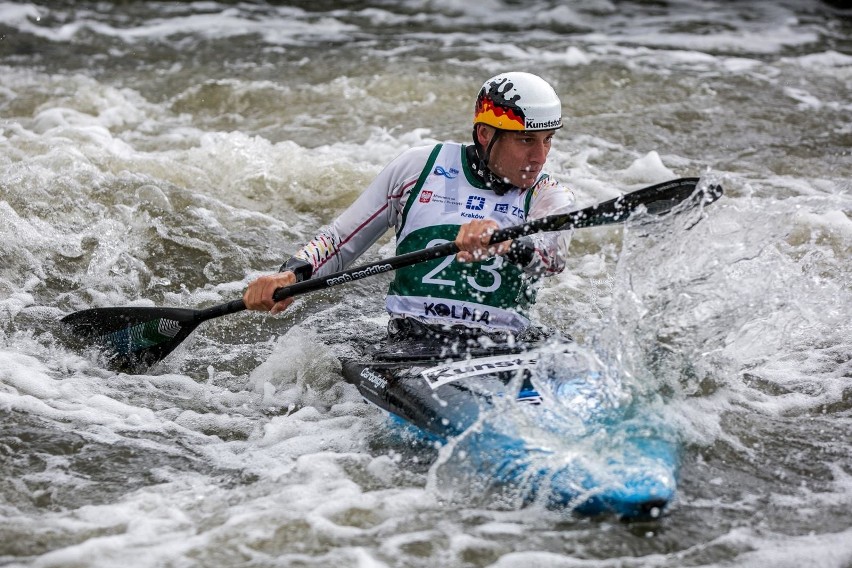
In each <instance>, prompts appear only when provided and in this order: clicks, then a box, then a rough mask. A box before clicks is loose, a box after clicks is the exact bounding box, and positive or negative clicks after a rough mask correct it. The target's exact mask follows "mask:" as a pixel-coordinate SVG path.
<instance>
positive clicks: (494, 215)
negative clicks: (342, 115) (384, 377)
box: [243, 72, 574, 338]
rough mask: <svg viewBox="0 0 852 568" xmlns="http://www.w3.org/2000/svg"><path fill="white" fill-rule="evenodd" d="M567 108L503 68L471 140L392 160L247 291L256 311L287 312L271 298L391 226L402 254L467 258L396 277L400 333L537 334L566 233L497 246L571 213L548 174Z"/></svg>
mask: <svg viewBox="0 0 852 568" xmlns="http://www.w3.org/2000/svg"><path fill="white" fill-rule="evenodd" d="M561 127H562V105H561V102H560V100H559V97H558V96H557V94H556V92H555V91H554V89H553V87H551V86H550V84H548V83H547V82H546V81H545V80H544V79H542V78H541V77H538V76H537V75H533V74H530V73H522V72H510V73H502V74H500V75H497V76H495V77H492V78H490V79H488V80H487V81H486V82H485V84H483V86H482V88H481V90H480V91H479V95H478V97H477V99H476V105H475V111H474V119H473V145H463V144H459V143H454V142H445V143H443V144H438V145H436V146H427V147H418V148H412V149H409V150H407V151H405V152H404V153H402V154H401V155H400V156H398V157H397V158H395V159H394V160H393V161H392V162H390V164H388V165H387V166H386V167H385V169H384V170H383V171H382V172H381V173H380V174H379V175H378V177H376V179H375V180H374V181H373V182H372V183H371V184H370V185H369V186H368V187H367V189H366V190H365V191H364V192H363V193H362V194H361V195H360V196H359V197H358V198H357V199H356V200H355V202H354V203H353V204H352V205H351V206H349V208H347V209H346V210H345V211H344V212H343V213H341V214H340V215H339V216H338V217H337V218H336V219H335V220H334V221H333V222H332V223H331V224H330V225H328V226H326V227H323V228H322V229H320V231H319V232H318V233H317V235H316V236H315V237H314V238H313V239H312V240H311V241H310V242H309V243H307V244H306V245H305V246H304V247H303V248H302V249H301V250H299V251H297V252H296V253H295V254H294V255H293V256H292V257H291V258H290V259H289V260H287V261H286V262H285V263H284V265H283V266H282V267H281V269H280V272H278V273H276V274H270V275H265V276H261V277H259V278H257V279H256V280H254V281H253V282H251V283H250V284H249V285H248V288H247V289H246V291H245V294H244V296H243V300H244V301H245V304H246V306H247V307H248V308H249V309H252V310H268V311H271V312H272V313H278V312H281V311H283V310H285V309H286V308H287V307H288V306H290V304H292V302H293V298H288V299H286V300H283V301H281V302H277V303H275V302H274V301H273V300H272V294H273V291H274V290H275V289H277V288H280V287H283V286H287V285H290V284H292V283H294V282H296V281H301V280H304V279H307V278H310V277H312V276H320V275H325V274H331V273H333V272H337V271H340V270H343V269H345V268H346V267H348V266H349V265H350V264H351V263H353V262H354V261H355V260H356V259H357V258H358V257H359V256H361V255H362V254H363V253H364V252H365V251H366V250H367V249H368V248H369V247H370V246H371V245H372V244H373V243H375V242H376V241H377V240H378V239H379V238H380V237H381V236H382V235H383V234H384V233H385V232H386V231H387V229H389V228H390V227H393V228H394V229H395V231H396V243H397V244H396V254H398V255H399V254H404V253H407V252H411V251H414V250H419V249H423V248H426V247H430V246H434V245H435V244H438V243H444V242H449V241H452V240H454V241H455V242H456V244H457V245H458V247H459V249H460V251H461V252H459V253H458V254H457V255H456V256H455V257H447V258H444V259H436V260H433V261H429V262H425V263H422V264H418V265H414V266H410V267H406V268H402V269H399V270H397V271H396V273H395V277H394V280H393V282H392V283H391V285H390V288H389V290H388V294H387V298H386V307H387V310H388V313H389V314H390V316H391V320H390V323H389V326H388V331H389V335H390V336H391V337H392V338H393V337H397V338H399V337H410V336H423V335H424V334H432V333H435V334H439V335H441V334H447V333H451V334H462V335H477V334H501V333H502V334H506V333H512V334H519V333H522V332H525V331H527V330H530V329H533V328H532V327H531V323H530V319H529V309H530V307H531V306H532V304H533V303H534V301H535V296H536V284H537V282H538V280H539V279H540V278H541V277H542V276H550V275H553V274H557V273H559V272H561V271H562V270H563V268H564V266H565V261H564V256H563V255H564V249H565V248H566V247H565V245H564V243H563V242H561V240H560V234H559V233H540V234H536V235H532V236H527V237H522V238H519V239H516V240H515V241H514V242H512V241H507V242H503V243H499V244H496V245H493V246H489V245H488V241H489V239H490V237H491V235H492V234H493V232H494V231H495V230H497V229H498V228H501V227H508V226H513V225H518V224H521V223H523V221H524V220H525V219H527V218H541V217H545V216H547V215H553V214H556V213H562V212H565V211H566V210H570V209H571V208H572V207H573V204H574V197H573V194H572V192H571V191H570V190H568V189H567V188H566V187H565V186H563V185H561V184H559V183H558V182H556V181H555V180H553V178H551V177H550V176H549V175H547V174H545V173H544V172H543V168H544V165H545V161H546V159H547V155H548V153H549V151H550V148H551V143H552V140H553V136H554V135H555V133H556V131H557V130H558V129H559V128H561Z"/></svg>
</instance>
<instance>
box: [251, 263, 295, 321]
mask: <svg viewBox="0 0 852 568" xmlns="http://www.w3.org/2000/svg"><path fill="white" fill-rule="evenodd" d="M295 283H296V275H295V274H293V272H291V271H289V270H288V271H286V272H276V273H275V274H267V275H265V276H261V277H260V278H258V279H256V280H254V281H252V282H250V283H249V285H248V288H246V291H245V293H244V294H243V302H244V303H245V305H246V308H247V309H249V310H258V311H268V312H270V313H273V314H278V313H281V312H283V311H284V310H286V309H287V308H289V307H290V304H292V303H293V301H294V300H295V298H286V299H284V300H281V301H280V302H275V301H274V300H273V299H272V294H273V293H274V292H275V290H277V289H278V288H283V287H284V286H289V285H290V284H295Z"/></svg>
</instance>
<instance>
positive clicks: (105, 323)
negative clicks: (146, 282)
mask: <svg viewBox="0 0 852 568" xmlns="http://www.w3.org/2000/svg"><path fill="white" fill-rule="evenodd" d="M198 313H199V312H198V310H190V309H183V308H145V307H130V308H92V309H89V310H83V311H80V312H75V313H73V314H70V315H68V316H65V317H64V318H62V323H63V328H64V329H63V336H64V338H65V339H66V341H68V342H73V343H74V344H75V345H77V346H93V347H96V348H99V349H101V350H102V351H103V353H104V355H105V357H106V364H107V366H108V367H109V368H111V369H113V370H116V371H124V372H135V371H139V370H142V369H145V368H147V367H149V366H151V365H153V364H155V363H157V362H158V361H161V360H162V359H163V358H164V357H165V356H166V355H168V354H169V353H171V352H172V350H174V348H175V347H177V346H178V345H180V343H181V342H182V341H183V340H184V339H186V337H187V336H188V335H189V334H190V333H192V330H194V329H195V328H196V327H197V326H198V324H199V323H200V322H201V321H203V319H199V318H198V317H197V316H198Z"/></svg>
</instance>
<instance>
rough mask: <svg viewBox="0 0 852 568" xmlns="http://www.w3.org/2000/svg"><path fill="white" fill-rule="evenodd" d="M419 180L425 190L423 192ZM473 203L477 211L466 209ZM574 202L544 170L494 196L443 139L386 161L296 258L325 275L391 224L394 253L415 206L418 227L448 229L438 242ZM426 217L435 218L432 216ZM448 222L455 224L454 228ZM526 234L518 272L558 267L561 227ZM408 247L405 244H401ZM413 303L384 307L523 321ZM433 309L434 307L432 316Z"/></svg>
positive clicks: (509, 324)
mask: <svg viewBox="0 0 852 568" xmlns="http://www.w3.org/2000/svg"><path fill="white" fill-rule="evenodd" d="M441 182H443V184H442V183H441ZM436 184H437V186H436ZM424 185H425V186H428V187H429V189H425V190H424V189H423V188H424ZM445 186H446V188H447V189H446V191H447V195H449V196H450V197H449V198H446V197H447V196H444V198H443V199H441V200H439V199H437V196H436V202H440V204H441V205H440V207H433V208H432V209H424V208H422V206H421V204H423V203H426V202H429V201H431V196H432V194H433V190H434V189H435V187H438V188H439V189H438V192H439V193H440V191H441V189H443V188H444V187H445ZM421 191H422V194H421ZM412 194H413V195H412ZM486 203H487V205H488V206H487V207H485V204H486ZM492 203H493V205H492ZM471 204H473V205H474V206H478V207H479V209H478V210H471V207H472V205H471ZM573 205H574V196H573V193H572V192H571V191H570V190H568V189H567V188H566V187H565V186H563V185H561V184H558V183H556V182H555V181H553V179H552V178H550V177H549V176H548V175H546V174H541V175H540V176H539V179H538V180H537V181H536V184H535V185H534V186H533V187H532V188H531V189H528V190H521V189H515V190H512V191H510V192H508V194H507V195H506V196H502V197H498V196H495V194H494V192H493V191H491V190H490V189H488V188H486V187H485V186H484V185H483V184H482V183H481V182H480V181H479V180H478V179H477V178H475V176H474V175H473V174H472V170H471V168H470V165H469V164H468V162H467V157H466V152H465V146H464V145H462V144H456V143H449V142H448V143H444V144H439V145H437V146H424V147H418V148H412V149H410V150H407V151H405V152H403V153H402V154H401V155H400V156H398V157H397V158H395V159H394V160H393V161H391V162H390V163H389V164H388V165H387V166H386V167H385V168H384V170H382V172H381V173H380V174H379V175H378V176H377V177H376V178H375V179H374V180H373V182H372V183H371V184H370V185H369V186H368V187H367V189H366V190H365V191H364V192H363V193H361V195H360V196H359V197H358V198H357V199H356V200H355V202H354V203H352V205H350V206H349V207H348V208H347V209H346V210H345V211H344V212H343V213H341V214H340V215H339V216H338V217H337V218H336V219H335V220H334V221H333V222H332V223H331V224H330V225H328V226H326V227H323V228H322V229H320V231H319V232H318V233H317V235H316V236H315V237H314V238H313V239H312V240H311V241H310V242H309V243H307V244H306V245H305V246H304V247H303V248H302V249H301V250H299V251H298V252H296V254H295V255H294V256H295V257H296V258H299V259H301V260H304V261H306V262H308V263H310V264H311V266H312V268H313V276H324V275H327V274H331V273H333V272H337V271H340V270H343V269H345V268H347V267H348V266H349V265H351V264H352V263H353V262H354V261H355V260H356V259H357V258H359V257H360V256H361V255H362V254H363V253H364V252H365V251H366V250H367V249H368V248H369V247H370V246H372V245H373V244H374V243H375V242H376V241H377V240H378V239H379V238H381V237H382V235H384V233H385V232H386V231H387V230H388V229H389V228H391V227H393V228H394V230H395V233H396V236H397V251H398V254H400V253H399V251H400V244H401V243H402V242H403V241H405V240H407V239H408V237H409V233H411V231H412V228H411V226H410V224H409V226H408V227H405V225H406V223H407V221H406V219H407V217H408V215H409V214H410V213H411V212H412V210H413V209H416V210H417V215H416V218H417V220H418V221H417V222H418V223H419V224H420V225H421V226H423V225H425V224H428V223H430V222H434V224H436V225H441V226H443V227H447V230H446V231H445V238H444V239H443V240H452V239H453V238H454V236H455V233H457V232H458V226H460V225H461V224H462V223H464V222H466V221H469V220H472V219H474V218H479V219H482V218H487V219H494V220H495V221H497V222H498V224H499V225H500V226H501V227H506V226H511V225H514V224H520V223H522V222H523V221H524V219H525V218H529V219H537V218H541V217H545V216H548V215H554V214H558V213H564V212H567V211H570V210H571V208H572V207H573ZM430 211H434V213H430ZM430 215H431V216H433V217H434V221H431V220H430ZM453 215H455V217H453ZM452 226H455V227H456V228H455V229H452V228H451V227H452ZM531 239H532V242H533V244H534V254H533V255H532V259H531V260H530V262H529V263H528V264H527V265H526V266H524V267H523V274H525V275H527V276H529V277H531V278H537V277H539V276H549V275H552V274H556V273H558V272H561V271H562V270H563V268H564V266H565V259H564V253H565V246H564V245H563V244H562V241H561V239H560V233H539V234H536V235H532V236H531ZM410 247H411V242H409V246H408V247H406V248H410ZM405 252H408V250H406V251H405ZM392 289H393V286H392ZM454 293H455V292H454ZM392 295H393V292H392ZM429 295H431V294H429ZM418 302H419V299H418V300H416V301H413V302H408V304H409V306H408V307H406V302H405V301H403V302H400V301H399V298H396V299H395V300H394V301H391V296H389V302H388V311H389V312H390V313H391V315H397V316H405V317H416V318H417V319H419V320H423V321H432V320H438V321H442V322H444V323H453V324H455V323H462V324H465V325H471V324H473V325H476V326H479V327H487V328H494V327H496V328H509V329H513V330H514V329H518V328H522V327H524V326H525V325H526V324H528V321H527V320H526V317H525V314H524V315H523V316H521V317H520V319H514V320H513V321H505V318H503V319H501V318H494V319H493V320H491V321H488V318H485V321H483V320H482V318H481V313H482V308H481V306H480V308H479V313H480V320H479V321H461V322H459V321H444V320H447V319H448V318H445V317H441V316H438V317H430V314H429V313H426V314H423V313H419V310H415V309H413V308H412V307H411V306H414V305H417V304H418ZM486 303H487V302H486ZM459 309H461V308H459ZM486 309H487V306H486ZM492 311H493V310H492ZM415 312H416V313H415ZM427 312H428V310H427ZM471 313H472V312H471ZM486 313H487V312H486ZM434 315H435V314H434V310H433V313H432V314H431V316H434ZM453 315H455V313H454V314H453ZM470 319H471V320H475V319H476V318H475V317H472V318H470ZM510 319H512V318H510Z"/></svg>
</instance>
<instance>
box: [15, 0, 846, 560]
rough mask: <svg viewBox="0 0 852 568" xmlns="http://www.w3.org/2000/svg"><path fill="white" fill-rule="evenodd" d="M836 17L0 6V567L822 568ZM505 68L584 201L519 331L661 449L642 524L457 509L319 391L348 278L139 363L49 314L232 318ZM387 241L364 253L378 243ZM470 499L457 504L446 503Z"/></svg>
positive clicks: (602, 7)
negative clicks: (631, 208) (675, 188)
mask: <svg viewBox="0 0 852 568" xmlns="http://www.w3.org/2000/svg"><path fill="white" fill-rule="evenodd" d="M841 6H842V3H837V4H827V3H821V2H817V1H808V0H801V1H793V0H781V1H778V2H772V3H770V2H762V1H757V0H753V1H747V0H746V1H741V2H698V1H697V0H678V1H673V2H641V1H612V0H581V1H578V2H572V3H560V2H556V1H552V0H531V1H530V2H514V1H510V0H486V1H483V2H461V1H457V0H434V1H429V2H391V1H383V0H374V1H353V2H345V3H344V2H340V3H338V2H330V1H326V0H314V1H313V2H305V1H301V0H300V1H295V2H289V3H277V2H276V3H271V2H217V1H199V2H118V1H116V2H94V1H82V2H77V1H73V2H72V1H71V0H64V1H63V0H57V1H54V2H46V1H40V2H8V1H0V565H2V566H38V567H48V566H56V567H59V566H62V567H68V566H87V567H112V566H134V567H135V566H140V567H147V566H150V567H185V566H211V567H212V566H217V567H219V566H243V567H273V566H301V567H325V566H335V565H336V566H359V567H364V568H367V567H369V568H372V567H383V566H404V567H432V566H446V567H484V566H494V567H514V566H551V567H572V568H574V567H613V568H614V567H645V566H653V567H680V566H707V567H710V566H718V567H721V566H755V567H758V566H760V567H762V566H777V567H791V568H792V567H796V568H799V567H803V566H814V567H821V568H822V567H828V568H848V567H849V566H852V513H850V511H851V510H852V452H851V451H850V449H852V444H850V439H852V317H851V316H852V288H851V287H850V283H852V184H850V177H852V159H850V151H852V12H850V11H849V10H848V9H843V8H841ZM505 70H525V71H532V72H536V73H538V74H540V75H542V76H544V77H545V78H546V79H548V80H549V81H550V82H551V83H552V84H553V85H554V86H555V87H556V90H557V91H558V92H559V94H560V96H561V98H562V101H563V104H564V109H565V114H566V121H565V128H564V129H563V130H561V131H560V132H559V133H558V135H557V137H556V139H555V141H554V145H553V150H552V152H551V154H550V159H549V170H550V171H551V172H552V173H553V174H554V175H555V176H556V177H557V178H559V179H560V180H561V181H563V182H564V183H565V184H567V185H569V186H570V187H572V188H573V189H574V191H575V193H576V195H577V202H578V206H587V205H591V204H594V203H596V202H599V201H603V200H606V199H609V198H612V197H614V196H616V195H618V194H620V193H623V192H626V191H629V190H633V189H637V188H640V187H644V186H647V185H650V184H653V183H656V182H659V181H664V180H666V179H670V178H675V177H686V176H703V177H704V179H705V180H708V181H713V182H718V183H721V184H722V185H723V187H724V188H725V191H726V193H725V196H724V197H722V198H721V199H720V200H719V201H718V202H716V203H715V204H712V205H711V206H708V207H706V208H705V209H704V210H703V211H696V212H692V213H688V214H684V215H680V216H675V217H672V218H668V219H663V220H657V221H654V222H649V221H647V220H639V221H636V222H631V223H628V224H627V225H626V226H608V227H599V228H594V229H580V230H576V231H574V233H573V235H572V238H571V243H570V248H569V252H570V255H569V264H568V268H567V270H566V271H565V272H564V273H563V274H561V275H559V276H557V277H554V278H552V279H549V280H548V281H547V282H546V283H545V285H544V286H543V288H542V289H541V291H540V294H539V302H538V304H537V307H536V312H535V315H536V318H537V319H538V320H539V321H540V322H542V323H543V324H545V325H548V326H550V327H552V328H554V329H556V330H558V331H561V332H564V333H569V334H571V335H573V336H574V337H575V338H576V339H577V341H578V343H580V344H581V345H584V346H588V347H590V348H593V349H597V350H599V351H601V352H602V353H605V354H606V356H607V357H609V358H610V361H612V362H614V364H617V365H620V366H621V368H622V369H623V375H624V377H625V381H626V382H627V383H628V386H629V387H630V388H631V389H633V390H634V391H636V392H639V393H643V394H644V395H645V396H646V398H647V399H648V400H651V401H652V404H653V405H655V408H656V410H657V411H659V412H660V413H661V415H663V416H665V417H666V420H667V422H668V424H669V425H670V426H671V427H672V428H674V429H675V430H676V432H677V435H678V437H679V439H680V440H681V444H682V448H683V454H682V459H681V467H680V473H679V493H678V499H677V501H676V503H675V504H674V506H673V507H671V509H670V510H669V511H668V513H667V514H666V515H665V516H664V517H663V518H661V519H658V520H656V521H653V522H647V523H623V522H620V521H618V520H616V519H613V518H603V519H582V518H577V517H573V516H571V515H570V514H567V513H564V512H559V511H548V510H545V509H543V508H542V507H541V506H539V505H537V504H532V505H530V506H526V507H524V506H516V505H514V504H512V503H511V502H506V501H493V500H490V499H488V498H487V497H485V496H481V495H478V494H477V491H476V490H471V491H466V490H465V489H466V488H465V487H460V486H459V485H458V484H454V483H453V476H452V475H446V474H444V470H443V468H445V467H446V466H447V464H449V463H452V462H453V461H454V460H455V461H456V462H458V461H460V460H463V456H454V455H452V454H453V448H452V447H444V448H436V447H431V446H429V445H426V444H419V445H418V444H414V445H411V444H408V443H406V442H405V441H401V440H399V439H397V438H395V437H394V436H393V435H391V434H390V433H389V428H388V423H387V422H386V419H385V418H384V417H383V416H382V415H381V414H380V413H379V412H378V411H377V410H375V409H374V408H372V407H370V406H367V405H366V404H364V403H363V401H362V400H361V398H360V397H359V395H358V393H357V392H356V391H355V390H354V388H353V387H351V386H350V385H348V384H346V383H344V382H343V380H342V378H341V376H340V365H339V362H338V356H340V355H345V354H347V353H350V352H351V351H352V350H353V344H352V338H358V341H360V342H362V343H363V342H367V343H369V342H372V341H376V340H378V338H380V337H381V335H382V333H383V326H384V325H385V323H386V321H387V317H386V315H385V312H384V301H383V294H384V290H385V289H386V286H387V282H388V276H387V275H380V276H375V277H372V278H368V279H365V280H362V281H359V282H357V283H352V284H348V285H345V286H339V287H337V288H334V289H332V290H329V291H328V292H323V293H314V294H310V295H306V296H304V297H301V298H300V299H298V300H297V302H296V304H295V305H294V306H293V308H292V309H291V310H288V312H286V313H285V314H284V315H282V316H279V317H270V316H267V315H264V314H258V313H240V314H235V315H230V316H227V317H223V318H218V319H216V320H213V321H211V322H208V323H205V324H203V325H202V326H200V327H199V328H198V329H197V330H196V331H195V332H194V333H193V334H192V335H191V336H190V338H189V339H187V340H186V341H185V342H184V343H183V344H182V345H181V347H180V348H179V349H178V350H177V351H176V352H175V353H173V354H172V355H170V356H169V357H168V358H167V359H166V360H165V361H164V362H163V363H161V364H160V365H158V366H156V367H155V368H153V369H151V370H150V371H149V372H148V373H147V374H140V375H128V374H122V373H115V372H111V371H109V370H107V368H106V367H105V366H104V365H103V363H102V361H100V360H99V359H98V358H97V355H96V354H95V353H93V352H85V351H84V352H80V351H77V350H74V349H72V348H69V347H68V346H66V345H65V344H64V343H62V342H61V341H59V336H58V329H57V324H56V322H57V320H58V319H59V318H60V317H62V316H63V315H66V314H68V313H71V312H74V311H77V310H82V309H86V308H90V307H105V306H126V305H137V306H178V307H188V308H200V307H206V306H211V305H215V304H218V303H222V302H225V301H229V300H232V299H235V298H238V297H240V296H241V294H242V291H243V289H244V287H245V286H246V284H247V283H248V282H249V281H250V280H251V279H252V278H254V277H256V276H257V275H260V274H263V273H266V272H271V271H275V270H277V268H278V266H279V265H280V263H281V262H282V261H283V260H285V259H286V258H287V256H288V255H289V254H290V253H291V252H292V251H294V250H296V248H297V247H298V246H300V245H301V244H302V243H303V242H305V241H306V240H307V239H308V238H310V237H311V236H313V234H314V231H315V230H316V229H317V228H318V227H320V226H321V225H322V224H324V223H328V222H329V221H331V220H332V219H333V218H334V216H335V215H336V214H337V213H338V212H340V211H341V210H342V209H343V208H344V207H346V205H347V204H349V203H350V202H351V201H352V200H353V199H354V198H355V197H356V196H357V195H358V193H359V192H360V191H361V190H362V188H363V187H364V186H365V185H366V184H367V183H368V182H369V181H370V180H371V179H372V177H373V176H375V175H376V174H377V173H378V172H379V171H380V169H381V168H382V166H383V165H384V164H385V163H387V162H388V161H389V160H391V159H392V158H393V157H395V156H396V155H397V154H399V153H400V152H401V151H403V150H404V149H406V148H408V147H410V146H414V145H422V144H433V143H435V142H436V141H441V140H456V141H462V142H466V141H467V140H468V139H469V136H470V124H469V123H470V120H471V116H472V108H473V100H474V98H475V96H476V94H477V91H478V88H479V86H480V85H481V84H482V82H483V81H484V80H485V79H487V78H488V77H490V76H492V75H494V74H496V73H498V72H501V71H505ZM392 255H393V246H392V237H391V235H388V236H387V237H386V238H385V239H383V240H382V241H380V243H378V244H377V245H376V246H374V247H373V248H372V249H371V250H370V251H369V252H368V253H367V255H366V256H365V257H364V259H363V260H364V261H373V260H377V259H380V258H382V257H387V256H392ZM471 493H472V494H471Z"/></svg>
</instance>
